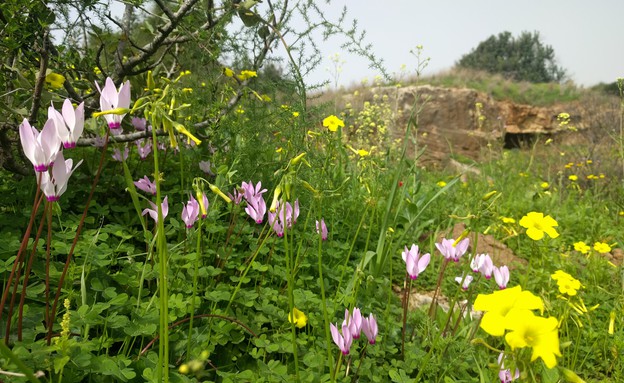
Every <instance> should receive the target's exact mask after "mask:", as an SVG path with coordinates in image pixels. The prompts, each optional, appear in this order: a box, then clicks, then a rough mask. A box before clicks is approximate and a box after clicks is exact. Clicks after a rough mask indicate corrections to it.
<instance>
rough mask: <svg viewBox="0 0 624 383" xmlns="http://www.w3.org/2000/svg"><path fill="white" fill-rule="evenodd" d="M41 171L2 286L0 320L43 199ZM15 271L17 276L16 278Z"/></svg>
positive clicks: (17, 281) (7, 337)
mask: <svg viewBox="0 0 624 383" xmlns="http://www.w3.org/2000/svg"><path fill="white" fill-rule="evenodd" d="M40 185H41V173H39V177H38V179H37V191H36V192H35V199H34V200H33V208H32V212H31V213H30V220H29V221H28V226H27V228H26V232H25V233H24V237H22V243H21V244H20V248H19V250H18V252H17V256H16V257H15V262H13V268H12V269H11V274H9V279H8V280H7V283H6V286H5V288H4V292H3V293H2V300H1V301H0V321H1V320H2V313H3V312H4V305H5V303H6V300H7V298H8V296H9V289H10V288H11V284H12V283H13V281H14V280H15V284H16V286H17V284H18V283H19V272H18V269H19V264H20V263H21V262H22V254H24V251H25V250H26V247H27V246H28V239H29V238H30V232H31V230H32V226H33V223H34V222H35V216H36V215H37V211H38V210H39V205H41V201H43V193H41V188H40ZM16 272H17V273H18V276H17V278H16V275H15V274H16ZM8 323H11V316H10V315H9V317H8V318H7V328H8V327H9V325H8ZM6 334H7V335H6V337H5V343H6V344H8V343H9V331H8V330H7V333H6Z"/></svg>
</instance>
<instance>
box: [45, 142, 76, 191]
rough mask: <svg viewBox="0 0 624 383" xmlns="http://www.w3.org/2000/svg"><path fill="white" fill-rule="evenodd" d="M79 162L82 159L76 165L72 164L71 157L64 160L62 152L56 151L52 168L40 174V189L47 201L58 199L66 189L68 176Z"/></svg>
mask: <svg viewBox="0 0 624 383" xmlns="http://www.w3.org/2000/svg"><path fill="white" fill-rule="evenodd" d="M81 163H82V160H80V162H78V163H77V164H76V166H73V164H74V161H73V160H72V159H71V158H69V159H67V160H66V159H65V157H64V156H63V152H62V151H59V152H58V154H57V155H56V158H55V159H54V165H53V166H52V170H51V171H50V172H44V173H42V174H41V191H42V192H43V194H45V196H46V199H47V200H48V201H58V200H59V198H60V197H61V195H62V194H63V193H65V190H67V181H68V180H69V177H70V176H71V175H72V173H73V172H74V170H76V168H77V167H78V166H80V164H81ZM50 173H51V175H50Z"/></svg>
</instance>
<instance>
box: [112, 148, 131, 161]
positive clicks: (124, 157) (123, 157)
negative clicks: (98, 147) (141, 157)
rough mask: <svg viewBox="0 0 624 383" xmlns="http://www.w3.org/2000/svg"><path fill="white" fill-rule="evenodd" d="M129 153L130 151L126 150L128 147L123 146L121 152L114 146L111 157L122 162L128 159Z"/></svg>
mask: <svg viewBox="0 0 624 383" xmlns="http://www.w3.org/2000/svg"><path fill="white" fill-rule="evenodd" d="M129 153H130V152H129V150H128V147H127V146H126V147H125V148H124V151H123V152H122V151H121V150H119V148H115V149H114V150H113V154H112V155H111V156H112V157H113V159H114V160H115V161H119V162H123V161H125V160H127V159H128V154H129Z"/></svg>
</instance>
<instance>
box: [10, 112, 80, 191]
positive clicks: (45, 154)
mask: <svg viewBox="0 0 624 383" xmlns="http://www.w3.org/2000/svg"><path fill="white" fill-rule="evenodd" d="M83 129H84V103H81V104H80V105H78V107H76V108H75V109H74V107H73V106H72V104H71V101H69V100H65V101H64V102H63V108H62V113H59V112H58V111H57V110H56V109H54V105H51V106H50V107H49V108H48V120H47V121H46V123H45V124H44V126H43V128H42V129H41V132H39V131H38V130H37V129H36V128H34V127H32V126H31V125H30V123H29V122H28V120H27V119H24V121H23V122H22V124H21V125H20V127H19V134H20V141H21V143H22V148H23V149H24V154H25V155H26V158H28V159H29V160H30V162H31V163H32V164H33V167H34V169H35V172H36V173H38V174H39V175H40V176H41V181H40V187H41V190H42V191H43V193H44V194H45V196H46V198H47V200H48V201H58V200H59V198H60V196H61V195H62V194H63V193H64V192H65V190H66V189H67V181H68V180H69V177H70V176H71V174H72V173H73V172H74V170H75V169H76V168H77V167H78V166H79V165H80V164H81V163H82V161H80V162H78V164H76V166H73V160H72V159H71V158H70V159H67V160H66V159H65V157H64V155H63V150H62V148H65V149H71V148H74V147H75V146H76V141H78V138H79V137H80V136H81V135H82V132H83ZM55 164H56V165H55Z"/></svg>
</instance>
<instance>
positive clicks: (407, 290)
mask: <svg viewBox="0 0 624 383" xmlns="http://www.w3.org/2000/svg"><path fill="white" fill-rule="evenodd" d="M408 278H409V275H408V274H405V282H404V283H403V328H402V329H401V356H402V357H403V358H405V330H406V327H407V308H408V306H409V298H410V293H411V290H412V280H411V279H410V281H409V285H408V283H407V280H408Z"/></svg>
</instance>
